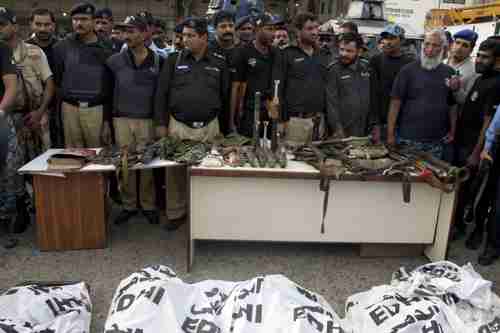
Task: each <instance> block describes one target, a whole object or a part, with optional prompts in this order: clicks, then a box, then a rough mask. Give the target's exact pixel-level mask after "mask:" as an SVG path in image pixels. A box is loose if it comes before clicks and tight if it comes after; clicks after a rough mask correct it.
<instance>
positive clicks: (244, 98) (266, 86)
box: [229, 14, 280, 137]
mask: <svg viewBox="0 0 500 333" xmlns="http://www.w3.org/2000/svg"><path fill="white" fill-rule="evenodd" d="M255 23H256V27H257V28H256V34H255V40H253V41H252V42H251V43H250V44H248V45H246V46H243V47H241V48H238V49H237V51H236V53H235V56H234V67H235V69H236V73H235V75H234V80H233V82H232V91H231V115H230V124H229V128H230V130H232V131H234V130H235V129H236V125H235V122H237V121H238V122H239V126H238V132H239V133H240V134H242V135H245V136H249V137H251V136H252V133H253V129H254V104H255V93H256V92H260V93H261V94H262V95H261V97H262V101H261V110H260V112H261V116H260V118H261V120H262V121H266V120H268V119H269V118H268V115H267V111H268V110H267V109H266V103H265V101H266V99H267V98H269V97H271V95H272V91H271V90H272V86H271V79H272V68H273V63H274V62H275V61H279V52H280V50H279V49H276V48H274V47H272V44H273V38H274V19H273V17H272V16H271V15H269V14H263V15H261V16H259V17H257V19H256V20H255Z"/></svg>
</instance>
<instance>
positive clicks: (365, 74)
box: [361, 72, 370, 77]
mask: <svg viewBox="0 0 500 333" xmlns="http://www.w3.org/2000/svg"><path fill="white" fill-rule="evenodd" d="M361 76H362V77H370V72H361Z"/></svg>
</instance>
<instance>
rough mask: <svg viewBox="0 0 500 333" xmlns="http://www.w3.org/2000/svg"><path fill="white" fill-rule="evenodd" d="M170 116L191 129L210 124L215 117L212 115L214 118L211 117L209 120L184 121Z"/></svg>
mask: <svg viewBox="0 0 500 333" xmlns="http://www.w3.org/2000/svg"><path fill="white" fill-rule="evenodd" d="M172 118H174V119H175V120H176V121H177V122H179V123H182V124H184V125H186V126H188V127H191V128H193V129H200V128H203V127H206V126H207V125H208V124H210V123H211V122H212V121H213V120H214V119H216V118H217V117H214V118H212V119H210V120H206V121H184V120H178V119H176V118H175V117H174V116H172Z"/></svg>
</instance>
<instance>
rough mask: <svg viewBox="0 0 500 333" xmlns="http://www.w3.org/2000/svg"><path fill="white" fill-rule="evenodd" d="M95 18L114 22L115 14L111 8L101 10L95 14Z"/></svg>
mask: <svg viewBox="0 0 500 333" xmlns="http://www.w3.org/2000/svg"><path fill="white" fill-rule="evenodd" d="M95 17H96V18H105V19H109V20H112V19H113V12H112V11H111V9H109V8H101V9H99V10H97V11H96V12H95Z"/></svg>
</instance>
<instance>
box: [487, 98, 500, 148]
mask: <svg viewBox="0 0 500 333" xmlns="http://www.w3.org/2000/svg"><path fill="white" fill-rule="evenodd" d="M498 110H500V106H498V107H497V111H496V112H495V116H494V117H493V120H492V121H491V123H490V126H489V127H488V129H487V130H486V143H485V145H484V148H485V149H486V151H487V152H489V153H492V152H491V147H492V146H493V144H494V143H495V133H496V131H497V130H499V129H500V112H499V111H498Z"/></svg>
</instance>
